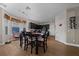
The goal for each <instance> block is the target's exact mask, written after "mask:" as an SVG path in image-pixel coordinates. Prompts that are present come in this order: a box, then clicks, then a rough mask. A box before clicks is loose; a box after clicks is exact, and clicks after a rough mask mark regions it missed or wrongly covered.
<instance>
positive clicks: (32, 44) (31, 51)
mask: <svg viewBox="0 0 79 59" xmlns="http://www.w3.org/2000/svg"><path fill="white" fill-rule="evenodd" d="M32 49H33V42H32V41H31V54H32Z"/></svg>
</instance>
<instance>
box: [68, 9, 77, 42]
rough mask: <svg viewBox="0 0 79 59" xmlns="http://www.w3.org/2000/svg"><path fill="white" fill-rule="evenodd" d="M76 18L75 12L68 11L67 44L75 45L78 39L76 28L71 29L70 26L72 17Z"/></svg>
mask: <svg viewBox="0 0 79 59" xmlns="http://www.w3.org/2000/svg"><path fill="white" fill-rule="evenodd" d="M74 16H76V12H75V10H68V11H67V43H75V41H76V38H75V34H76V30H75V29H74V28H71V25H70V17H74Z"/></svg>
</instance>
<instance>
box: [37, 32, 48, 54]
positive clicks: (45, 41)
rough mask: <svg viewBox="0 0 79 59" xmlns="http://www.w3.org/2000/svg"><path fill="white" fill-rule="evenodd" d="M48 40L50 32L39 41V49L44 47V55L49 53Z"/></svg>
mask: <svg viewBox="0 0 79 59" xmlns="http://www.w3.org/2000/svg"><path fill="white" fill-rule="evenodd" d="M47 38H48V31H46V32H45V33H44V34H43V35H42V36H41V37H40V38H39V39H38V47H43V50H44V53H45V52H46V51H47Z"/></svg>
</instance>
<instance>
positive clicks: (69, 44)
mask: <svg viewBox="0 0 79 59" xmlns="http://www.w3.org/2000/svg"><path fill="white" fill-rule="evenodd" d="M56 41H58V42H61V43H63V44H65V45H68V46H74V47H79V45H78V44H72V43H67V42H63V41H60V40H56Z"/></svg>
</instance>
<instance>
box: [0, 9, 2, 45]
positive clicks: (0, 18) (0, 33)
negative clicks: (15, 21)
mask: <svg viewBox="0 0 79 59" xmlns="http://www.w3.org/2000/svg"><path fill="white" fill-rule="evenodd" d="M0 44H2V8H0Z"/></svg>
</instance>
